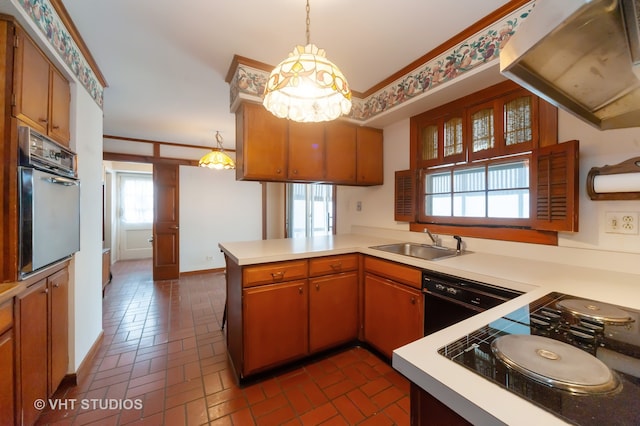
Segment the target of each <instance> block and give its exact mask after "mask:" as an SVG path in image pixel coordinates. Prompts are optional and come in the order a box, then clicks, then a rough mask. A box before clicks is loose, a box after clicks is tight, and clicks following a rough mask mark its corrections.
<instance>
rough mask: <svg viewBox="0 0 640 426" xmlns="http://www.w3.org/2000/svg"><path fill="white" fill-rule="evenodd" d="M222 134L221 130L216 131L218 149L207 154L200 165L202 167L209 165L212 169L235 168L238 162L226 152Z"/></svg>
mask: <svg viewBox="0 0 640 426" xmlns="http://www.w3.org/2000/svg"><path fill="white" fill-rule="evenodd" d="M222 141H223V139H222V135H221V134H220V132H216V144H217V145H218V147H217V149H215V148H214V149H213V150H211V152H209V153H207V154H205V155H204V156H203V157H202V158H201V159H200V161H199V162H198V165H199V166H200V167H208V168H210V169H216V170H223V169H235V168H236V163H235V162H234V161H233V159H231V157H229V156H228V155H227V153H226V152H224V148H223V147H222Z"/></svg>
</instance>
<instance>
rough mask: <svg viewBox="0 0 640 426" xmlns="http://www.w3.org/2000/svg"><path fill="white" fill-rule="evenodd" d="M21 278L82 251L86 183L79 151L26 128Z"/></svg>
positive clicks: (22, 140)
mask: <svg viewBox="0 0 640 426" xmlns="http://www.w3.org/2000/svg"><path fill="white" fill-rule="evenodd" d="M18 135H19V145H20V156H19V158H20V164H19V167H18V174H19V176H18V179H19V191H18V194H19V232H18V237H19V278H20V279H24V278H26V277H27V276H29V275H30V274H32V273H34V272H36V271H38V270H40V269H42V268H44V267H46V266H48V265H51V264H53V263H55V262H57V261H59V260H62V259H65V258H67V257H69V256H71V255H72V254H73V253H75V252H77V251H78V250H79V249H80V181H79V180H78V179H77V174H76V155H75V154H74V153H73V152H71V151H70V150H68V149H67V148H65V147H64V146H62V145H60V144H58V143H56V142H54V141H52V140H51V139H49V138H47V137H46V136H44V135H41V134H39V133H37V132H35V131H33V129H31V128H29V127H26V126H20V127H19V129H18Z"/></svg>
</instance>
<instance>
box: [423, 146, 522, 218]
mask: <svg viewBox="0 0 640 426" xmlns="http://www.w3.org/2000/svg"><path fill="white" fill-rule="evenodd" d="M423 176H424V182H423V185H424V188H425V191H424V194H425V199H424V214H425V216H451V217H476V218H477V217H486V218H517V219H526V218H528V217H529V193H530V188H529V158H528V157H527V158H523V159H519V160H517V161H509V162H505V163H487V164H485V165H481V166H471V167H467V168H460V169H455V168H450V169H446V170H434V171H426V172H425V173H424V175H423Z"/></svg>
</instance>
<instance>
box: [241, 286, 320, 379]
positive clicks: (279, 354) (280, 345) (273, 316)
mask: <svg viewBox="0 0 640 426" xmlns="http://www.w3.org/2000/svg"><path fill="white" fill-rule="evenodd" d="M307 291H308V289H307V280H306V279H305V280H299V281H291V282H287V283H283V284H271V285H263V286H258V287H251V288H247V289H244V290H243V295H242V298H243V306H242V308H243V317H244V318H243V321H244V328H243V329H244V363H243V368H242V371H243V374H244V375H249V374H251V373H254V372H257V371H260V370H263V369H265V368H267V367H270V366H275V365H278V364H282V363H284V362H287V361H290V360H293V359H297V358H301V357H303V356H305V355H306V354H307V353H308V332H307V328H308V318H309V308H308V302H307Z"/></svg>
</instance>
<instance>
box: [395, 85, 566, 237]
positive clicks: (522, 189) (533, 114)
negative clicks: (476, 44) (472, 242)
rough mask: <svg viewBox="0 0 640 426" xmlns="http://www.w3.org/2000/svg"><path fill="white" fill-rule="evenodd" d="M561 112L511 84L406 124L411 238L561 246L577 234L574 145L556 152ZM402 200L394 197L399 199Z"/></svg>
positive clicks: (404, 201) (402, 203)
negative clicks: (561, 237) (564, 237)
mask: <svg viewBox="0 0 640 426" xmlns="http://www.w3.org/2000/svg"><path fill="white" fill-rule="evenodd" d="M557 125H558V122H557V109H556V108H555V107H554V106H553V105H551V104H549V103H547V102H545V101H544V100H542V99H540V98H538V97H537V96H535V95H533V94H532V93H530V92H528V91H527V90H525V89H523V88H522V87H519V86H518V85H517V84H515V83H513V82H504V83H499V84H497V85H494V86H491V87H488V88H486V89H483V90H480V91H478V92H476V93H473V94H471V95H469V96H466V97H464V98H460V99H457V100H455V101H453V102H451V103H449V104H446V105H443V106H440V107H437V108H435V109H433V110H430V111H427V112H425V113H422V114H420V115H417V116H414V117H412V118H411V127H410V137H411V147H412V150H411V161H410V164H411V169H410V170H407V171H403V172H404V174H402V175H400V176H401V177H404V179H407V178H411V177H412V176H414V177H413V179H414V182H415V183H416V189H415V191H414V192H413V194H415V195H414V197H416V198H414V200H413V203H412V205H413V206H414V209H415V210H414V211H415V216H413V215H412V214H411V213H412V212H411V210H410V209H407V208H406V204H407V203H410V201H409V200H408V198H409V197H408V196H407V194H406V191H399V190H398V187H397V185H398V184H399V182H398V179H399V178H398V175H396V194H400V196H402V199H401V200H399V199H396V200H395V202H396V210H398V207H399V206H401V207H402V211H401V213H404V212H407V214H401V215H398V214H397V211H396V216H397V217H401V218H404V220H409V221H410V222H411V224H410V229H411V230H415V231H422V230H423V229H424V227H425V225H429V227H430V229H431V230H433V231H435V232H441V233H445V234H458V235H463V236H465V235H466V236H473V237H480V238H495V239H503V240H511V241H523V242H535V243H540V244H557V238H558V236H557V231H572V232H575V231H577V226H578V204H577V192H578V191H577V184H578V181H579V179H578V167H577V165H578V162H577V152H578V142H577V141H568V143H561V144H558V140H557V136H558V135H557V131H558V127H557ZM396 196H397V197H398V195H396Z"/></svg>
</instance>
